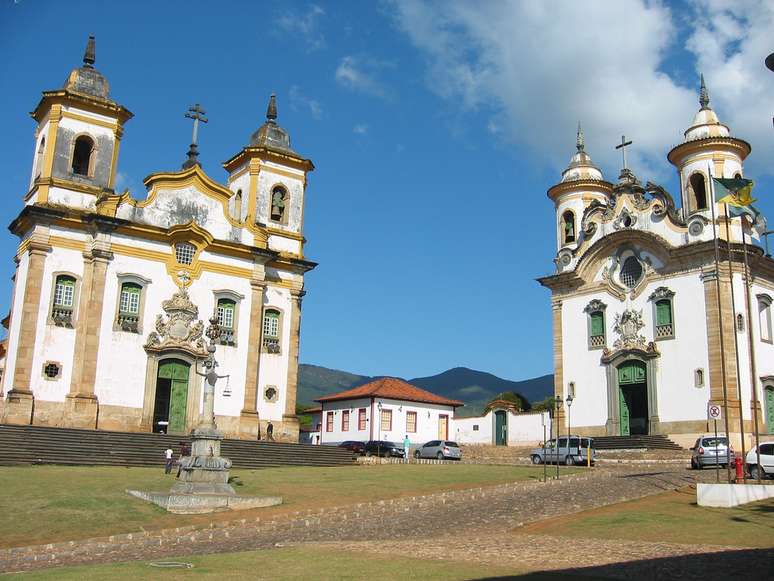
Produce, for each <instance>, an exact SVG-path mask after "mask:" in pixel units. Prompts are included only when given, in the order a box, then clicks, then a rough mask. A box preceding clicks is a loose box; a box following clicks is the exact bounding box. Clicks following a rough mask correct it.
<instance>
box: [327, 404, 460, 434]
mask: <svg viewBox="0 0 774 581" xmlns="http://www.w3.org/2000/svg"><path fill="white" fill-rule="evenodd" d="M379 404H381V406H382V412H385V413H389V414H390V415H391V418H392V421H391V423H390V424H389V429H382V423H381V422H380V421H377V422H376V423H375V424H373V425H372V420H371V418H372V415H373V417H375V418H380V417H381V416H380V411H379ZM322 406H323V412H322V441H323V444H338V443H340V442H343V441H345V440H357V441H362V442H367V441H368V440H386V441H392V442H398V443H402V442H403V439H404V438H405V437H406V436H408V437H409V440H410V441H411V445H412V446H414V445H415V444H424V443H425V442H427V441H429V440H437V439H438V438H439V437H440V434H439V426H440V424H441V418H442V417H443V416H446V418H447V419H446V421H447V422H448V423H447V425H448V438H449V439H452V438H453V437H454V434H455V432H454V408H453V407H452V406H444V405H437V404H429V403H418V402H410V401H401V400H392V399H383V398H374V399H373V400H371V399H370V398H369V399H355V400H344V401H333V402H325V403H323V404H322ZM360 409H365V414H366V422H365V429H363V430H361V429H359V426H358V413H359V410H360ZM345 411H349V429H348V430H343V429H342V417H343V416H344V412H345ZM329 412H332V413H333V426H332V429H331V431H328V426H329V424H328V413H329ZM411 413H414V414H416V430H415V431H413V432H409V431H408V430H407V418H408V416H409V414H411ZM386 427H387V424H385V428H386Z"/></svg>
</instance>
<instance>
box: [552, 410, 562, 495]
mask: <svg viewBox="0 0 774 581" xmlns="http://www.w3.org/2000/svg"><path fill="white" fill-rule="evenodd" d="M554 407H555V408H556V413H555V414H554V416H555V417H556V418H557V420H558V416H559V410H561V409H562V398H561V396H558V395H557V396H556V397H555V398H554ZM554 453H555V455H556V457H555V458H554V461H555V462H556V479H557V480H558V479H559V422H558V421H557V422H556V446H554Z"/></svg>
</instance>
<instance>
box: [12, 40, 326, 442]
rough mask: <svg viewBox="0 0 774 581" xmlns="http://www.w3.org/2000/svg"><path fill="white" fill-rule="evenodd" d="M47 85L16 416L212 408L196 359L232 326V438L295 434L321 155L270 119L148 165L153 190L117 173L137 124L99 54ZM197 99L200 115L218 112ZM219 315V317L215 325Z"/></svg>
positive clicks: (58, 417)
mask: <svg viewBox="0 0 774 581" xmlns="http://www.w3.org/2000/svg"><path fill="white" fill-rule="evenodd" d="M94 63H95V43H94V39H93V37H90V38H89V41H88V44H87V47H86V52H85V55H84V58H83V66H81V67H79V68H76V69H74V70H73V71H72V72H71V73H70V74H69V76H68V77H67V80H66V81H65V83H64V86H63V87H62V88H61V89H56V90H53V91H45V92H43V94H42V98H41V100H40V102H39V103H38V104H37V106H36V107H35V110H34V111H33V112H32V113H31V115H32V118H33V119H34V120H35V122H36V124H37V127H36V130H35V145H34V154H33V162H32V174H31V178H30V187H29V190H28V191H27V192H26V193H25V194H24V208H23V209H22V211H21V212H20V213H19V215H18V217H17V218H16V219H15V220H14V221H13V222H12V224H11V226H10V229H11V231H12V232H13V233H14V234H15V235H17V236H18V237H19V240H20V242H19V246H18V249H17V251H16V256H15V262H16V271H15V275H14V278H13V281H14V286H13V297H12V302H11V313H10V320H9V321H8V341H7V355H6V365H5V373H4V377H3V384H2V386H1V387H0V396H4V397H2V398H0V399H1V400H2V403H0V414H1V415H2V421H3V422H6V423H15V424H35V425H45V426H66V427H76V428H89V429H101V430H121V431H135V432H166V433H178V434H182V433H188V432H189V431H190V429H191V428H192V427H193V426H195V425H196V424H197V423H198V421H199V416H200V413H201V410H202V397H203V389H202V378H201V377H200V376H199V375H197V361H198V360H199V359H200V358H202V357H204V356H206V355H207V352H206V348H205V343H204V337H203V336H204V334H205V332H207V336H211V333H214V334H215V336H216V337H217V342H218V343H219V345H218V347H217V353H216V359H217V361H218V363H219V367H218V373H219V374H220V375H221V376H224V377H223V379H221V380H219V382H218V385H217V387H216V394H215V414H216V422H217V424H218V427H219V429H220V430H221V431H223V432H224V433H225V434H226V436H228V437H241V438H256V437H261V435H262V434H264V435H265V433H266V427H267V425H268V423H269V422H271V423H272V424H273V429H274V436H275V438H277V439H284V440H289V441H298V420H297V418H296V415H295V411H296V387H297V373H298V350H299V331H300V324H301V301H302V297H303V296H304V274H305V273H306V272H308V271H310V270H311V269H313V268H314V267H315V263H314V262H310V261H309V260H306V259H305V257H304V242H305V239H304V236H303V220H304V196H305V194H306V186H307V176H308V174H309V172H310V171H312V170H313V169H314V166H313V164H312V162H311V161H310V160H309V159H306V158H304V157H303V156H301V155H300V154H298V153H297V152H295V151H294V150H293V149H292V148H291V145H290V139H289V136H288V133H287V132H286V131H285V130H284V129H283V128H282V127H280V125H278V123H277V106H276V101H275V97H274V96H273V95H272V97H271V99H270V102H269V107H268V112H267V115H266V122H265V123H264V124H263V125H261V126H260V127H259V128H258V129H257V131H255V132H254V133H253V134H252V136H251V137H250V140H249V143H248V144H247V145H246V146H244V147H242V148H241V149H238V150H237V151H236V152H235V154H234V155H233V157H231V158H230V159H228V160H226V161H225V162H223V167H224V168H225V170H226V172H227V174H228V178H227V180H226V184H225V185H223V184H220V183H218V182H216V181H215V180H213V179H212V178H210V177H209V176H208V175H207V174H205V172H204V171H203V170H202V168H201V166H200V164H199V162H198V161H197V156H198V152H197V147H196V130H194V139H193V141H194V143H193V144H192V145H191V149H190V150H189V152H188V159H187V160H186V161H185V163H183V165H182V167H181V168H180V169H179V170H171V171H163V172H158V173H152V174H151V175H149V176H148V177H146V178H145V180H144V185H145V187H146V189H147V194H146V196H145V199H137V198H135V197H133V196H132V195H131V194H130V192H129V191H128V190H127V191H124V192H121V193H119V192H116V191H115V190H114V186H115V182H116V176H117V173H118V161H119V147H120V144H121V137H122V135H123V132H124V124H125V123H126V122H127V121H129V120H130V119H131V118H132V113H131V112H129V110H127V109H126V108H125V107H124V106H122V105H120V104H119V103H118V102H116V101H115V100H113V97H112V96H111V95H110V93H109V84H108V81H107V79H106V78H105V77H104V76H103V75H102V74H100V72H99V71H98V70H97V69H96V68H95V66H94ZM203 113H204V112H203V111H202V110H201V108H200V107H198V106H197V107H194V108H192V109H191V112H190V113H189V115H187V116H190V117H192V118H193V119H194V127H197V124H198V122H199V121H200V120H201V121H206V119H204V118H203V116H202V114H203ZM213 329H214V331H213Z"/></svg>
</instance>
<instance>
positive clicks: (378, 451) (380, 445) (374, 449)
mask: <svg viewBox="0 0 774 581" xmlns="http://www.w3.org/2000/svg"><path fill="white" fill-rule="evenodd" d="M365 455H366V456H382V457H385V456H386V457H388V458H390V457H392V458H403V446H402V445H401V444H396V443H395V442H387V441H385V440H371V441H370V442H366V445H365Z"/></svg>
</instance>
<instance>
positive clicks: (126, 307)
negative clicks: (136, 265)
mask: <svg viewBox="0 0 774 581" xmlns="http://www.w3.org/2000/svg"><path fill="white" fill-rule="evenodd" d="M141 291H142V287H141V286H140V285H139V284H135V283H133V282H125V283H124V284H122V285H121V301H120V303H119V306H118V310H119V311H120V312H121V313H128V314H132V315H136V314H137V313H139V312H140V292H141Z"/></svg>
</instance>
